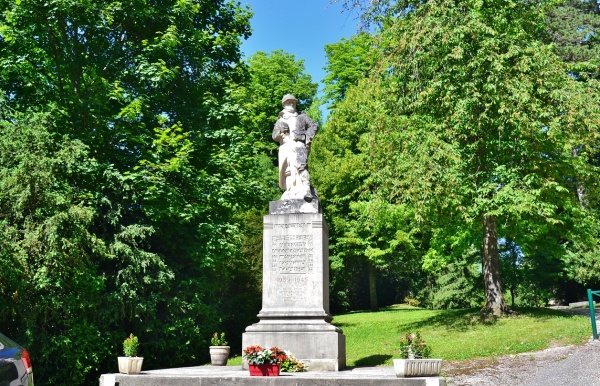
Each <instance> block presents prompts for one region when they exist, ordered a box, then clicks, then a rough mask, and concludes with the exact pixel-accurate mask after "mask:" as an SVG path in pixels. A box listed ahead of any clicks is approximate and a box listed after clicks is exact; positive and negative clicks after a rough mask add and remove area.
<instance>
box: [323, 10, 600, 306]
mask: <svg viewBox="0 0 600 386" xmlns="http://www.w3.org/2000/svg"><path fill="white" fill-rule="evenodd" d="M400 3H402V4H404V3H403V2H398V4H400ZM388 5H389V4H388ZM546 6H547V5H544V4H542V5H541V6H539V5H538V4H536V5H532V4H529V3H526V2H525V3H524V2H516V3H515V2H510V3H503V2H497V3H493V4H486V6H485V7H482V6H481V4H480V3H468V2H467V3H461V4H457V3H453V2H450V1H433V2H426V3H422V4H418V5H415V6H414V7H409V8H404V9H405V12H402V13H400V14H396V16H397V17H396V18H394V19H393V20H392V18H391V17H389V18H388V19H386V23H387V24H385V25H383V28H382V30H381V33H380V34H381V36H380V37H379V38H378V42H379V47H380V48H381V49H382V50H383V54H382V58H383V60H382V61H381V62H380V63H379V72H378V73H374V74H372V75H371V77H370V78H369V79H368V80H367V81H366V82H365V83H364V84H361V85H360V86H359V87H360V88H361V90H360V91H358V90H357V91H356V94H358V95H360V94H367V95H365V96H363V97H361V98H360V99H358V100H360V101H366V103H362V104H360V107H359V106H357V107H356V108H354V110H353V112H355V113H357V114H353V115H352V116H351V117H346V118H340V122H344V121H345V123H344V124H346V125H348V126H349V127H352V128H354V130H355V132H358V133H365V134H363V135H362V136H360V138H359V140H358V143H357V144H356V145H354V144H345V146H343V149H344V150H345V151H348V150H350V151H352V152H353V153H354V154H356V151H355V150H354V149H358V150H359V151H360V152H361V153H362V154H363V155H362V160H363V161H364V164H365V165H366V166H367V169H368V174H369V177H368V179H366V180H365V182H363V184H364V185H366V186H370V187H373V186H375V187H377V194H378V195H379V196H380V197H382V198H383V199H384V200H386V201H388V202H390V203H398V204H403V205H407V206H408V207H409V208H410V209H411V210H413V211H414V217H415V220H416V221H417V223H418V224H422V225H420V227H421V228H423V229H424V230H427V229H431V230H432V231H431V239H429V245H427V246H426V247H427V248H428V251H427V253H426V254H425V258H424V263H425V267H426V268H427V269H430V270H436V269H439V268H441V267H443V266H444V265H445V264H447V263H448V262H450V261H452V260H454V259H456V258H457V257H458V256H461V255H462V254H463V253H465V252H466V251H467V250H468V249H469V248H471V247H472V246H473V245H482V238H481V237H482V236H481V233H482V232H481V229H482V228H483V225H484V224H488V225H486V226H487V227H488V228H486V234H488V233H489V232H487V231H490V230H492V228H493V230H494V233H495V230H496V224H498V226H497V227H498V229H497V230H498V235H499V237H500V238H502V237H508V238H511V239H512V240H515V241H516V242H517V243H518V244H519V245H520V246H521V247H522V248H523V250H524V251H526V252H530V251H533V250H534V249H535V247H537V246H539V245H540V243H542V240H543V242H544V243H547V242H551V243H552V244H553V245H554V247H556V248H555V250H557V251H558V250H560V245H561V243H563V242H564V240H561V239H560V238H554V239H552V237H551V235H556V234H557V232H562V233H563V234H570V233H571V231H572V230H574V229H575V228H576V227H577V226H578V225H580V223H579V222H578V219H580V218H581V217H585V216H587V215H589V213H585V212H583V211H582V210H581V206H580V203H579V200H578V199H577V195H576V194H575V192H576V190H577V188H576V184H575V183H574V182H575V181H577V182H578V183H580V184H581V185H582V186H587V184H588V183H589V184H591V185H594V183H593V182H592V181H591V180H587V178H588V177H591V176H592V175H595V176H597V169H596V167H595V166H593V165H586V164H585V161H584V160H581V159H579V158H584V159H586V158H587V157H588V156H589V155H590V154H593V149H594V147H595V145H594V143H596V141H597V135H598V133H597V130H596V128H597V124H598V122H599V121H600V115H599V112H600V111H599V109H598V104H597V103H596V102H594V101H596V100H597V98H598V96H599V94H598V90H599V89H598V84H597V83H595V82H591V81H590V82H588V83H587V84H586V85H582V84H580V83H579V82H576V81H574V79H573V78H572V77H569V75H567V73H566V67H565V66H564V64H563V63H562V62H561V60H560V58H559V57H557V56H556V55H555V54H554V53H553V51H552V47H551V46H547V45H544V44H542V43H541V42H540V41H539V40H538V39H539V37H540V36H542V32H543V31H544V13H543V12H544V10H545V9H546ZM400 9H402V8H400ZM388 16H389V14H388ZM441 21H443V22H441ZM583 95H586V97H587V101H584V100H583V99H580V98H581V97H583ZM351 97H353V93H352V92H349V93H348V97H347V98H346V99H350V98H351ZM355 102H356V99H355ZM364 106H366V108H363V107H364ZM340 109H341V104H340ZM333 120H334V117H332V121H333ZM359 125H360V126H362V128H360V129H359V128H358V126H359ZM337 144H338V145H342V144H341V143H340V142H337ZM575 149H576V150H575ZM580 149H581V151H582V153H583V154H585V155H583V157H580V156H577V157H574V156H573V154H574V153H575V154H579V150H580ZM344 150H342V151H344ZM355 157H356V156H355ZM584 180H585V181H586V182H584ZM349 185H350V186H353V187H354V186H356V185H355V184H349ZM337 196H339V197H342V196H346V195H343V194H341V195H340V194H337ZM483 219H492V220H493V221H492V222H490V221H487V222H483V221H482V220H483ZM579 231H580V232H583V233H587V232H588V230H586V229H584V228H579ZM424 234H425V235H428V234H429V233H424ZM493 243H494V242H492V244H493ZM563 246H566V245H564V244H563ZM490 253H491V254H493V252H490ZM482 256H483V257H484V261H488V260H487V258H488V257H489V258H490V259H489V261H490V264H489V265H486V264H484V267H483V269H484V270H487V269H490V271H486V272H484V277H487V276H486V274H487V273H490V272H492V271H493V272H495V271H496V268H497V263H495V261H497V255H496V256H495V258H494V257H493V256H492V255H488V254H487V253H482ZM488 267H491V268H488ZM493 286H496V287H499V286H500V280H499V278H498V280H497V281H495V283H494V284H493V285H492V284H489V283H487V285H486V293H488V294H491V293H492V292H493V291H494V290H499V289H500V288H492V287H493ZM490 299H491V297H487V298H486V301H488V303H486V304H490V303H489V302H490ZM496 306H500V307H501V303H498V304H497V305H496V304H493V305H492V304H490V307H493V308H494V309H495V308H496Z"/></svg>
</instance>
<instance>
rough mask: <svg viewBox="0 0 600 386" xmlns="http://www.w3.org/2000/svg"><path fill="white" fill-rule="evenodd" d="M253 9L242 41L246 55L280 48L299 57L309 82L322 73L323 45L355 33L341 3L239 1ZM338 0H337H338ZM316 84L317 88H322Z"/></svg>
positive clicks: (352, 17) (319, 78)
mask: <svg viewBox="0 0 600 386" xmlns="http://www.w3.org/2000/svg"><path fill="white" fill-rule="evenodd" d="M239 1H240V2H241V3H242V4H248V5H250V7H251V8H252V10H253V11H254V17H253V18H252V20H251V21H250V23H251V26H252V36H250V38H249V39H248V40H246V41H244V42H243V44H242V52H243V53H244V57H245V58H247V57H249V56H251V55H252V54H254V53H255V52H257V51H264V52H271V51H273V50H278V49H281V50H283V51H285V52H287V53H290V54H293V55H294V56H295V58H296V60H299V59H303V60H304V66H305V67H306V73H308V74H310V75H311V77H312V80H313V82H319V83H320V82H321V81H322V79H323V77H324V76H325V70H323V67H324V66H325V63H326V57H325V49H324V47H325V44H330V43H336V42H338V41H339V40H340V39H341V38H342V37H345V38H349V37H350V36H352V35H354V33H355V32H356V25H357V20H356V16H355V15H354V14H349V13H348V12H343V7H342V3H341V2H338V3H334V4H330V1H329V0H302V1H300V0H239ZM340 1H341V0H340ZM322 87H323V86H322V84H319V91H321V90H322Z"/></svg>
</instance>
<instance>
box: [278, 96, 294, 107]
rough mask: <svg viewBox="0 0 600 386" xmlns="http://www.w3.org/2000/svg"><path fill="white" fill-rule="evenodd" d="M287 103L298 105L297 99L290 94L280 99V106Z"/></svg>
mask: <svg viewBox="0 0 600 386" xmlns="http://www.w3.org/2000/svg"><path fill="white" fill-rule="evenodd" d="M287 101H294V103H295V104H298V99H296V97H295V96H293V95H292V94H285V95H284V96H283V98H282V99H281V105H282V106H283V104H284V103H285V102H287Z"/></svg>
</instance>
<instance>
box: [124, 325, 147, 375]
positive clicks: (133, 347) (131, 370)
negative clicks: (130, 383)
mask: <svg viewBox="0 0 600 386" xmlns="http://www.w3.org/2000/svg"><path fill="white" fill-rule="evenodd" d="M138 346H139V342H138V338H137V336H135V335H133V334H129V337H128V338H126V339H125V340H124V341H123V353H124V354H125V356H124V357H118V359H119V372H120V373H121V374H139V373H140V371H142V362H143V361H144V358H142V357H138V356H137V354H138Z"/></svg>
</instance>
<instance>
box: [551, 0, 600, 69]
mask: <svg viewBox="0 0 600 386" xmlns="http://www.w3.org/2000/svg"><path fill="white" fill-rule="evenodd" d="M546 33H547V35H548V36H547V37H546V38H545V40H546V41H548V42H552V43H554V44H555V45H556V53H557V54H558V55H559V56H560V57H561V58H562V59H563V61H565V63H568V71H569V72H570V73H571V74H573V75H575V76H577V77H578V78H582V80H583V79H585V78H587V77H590V76H592V77H596V78H597V77H598V63H599V60H600V44H599V43H600V9H599V5H598V2H596V1H595V0H590V1H565V2H563V3H562V4H560V5H559V6H557V7H553V8H551V9H550V10H549V11H548V24H547V29H546Z"/></svg>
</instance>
